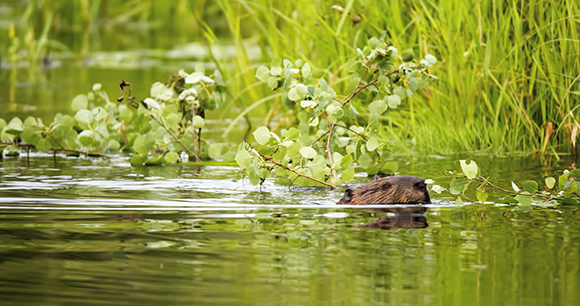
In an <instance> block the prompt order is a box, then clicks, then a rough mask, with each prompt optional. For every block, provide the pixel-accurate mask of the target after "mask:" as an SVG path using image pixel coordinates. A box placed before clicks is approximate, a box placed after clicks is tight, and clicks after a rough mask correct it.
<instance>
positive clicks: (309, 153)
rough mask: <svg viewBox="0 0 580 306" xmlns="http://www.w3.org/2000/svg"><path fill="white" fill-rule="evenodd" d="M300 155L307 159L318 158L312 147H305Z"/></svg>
mask: <svg viewBox="0 0 580 306" xmlns="http://www.w3.org/2000/svg"><path fill="white" fill-rule="evenodd" d="M300 155H302V156H304V157H305V158H314V157H316V155H317V153H316V150H314V149H313V148H311V147H303V148H301V149H300Z"/></svg>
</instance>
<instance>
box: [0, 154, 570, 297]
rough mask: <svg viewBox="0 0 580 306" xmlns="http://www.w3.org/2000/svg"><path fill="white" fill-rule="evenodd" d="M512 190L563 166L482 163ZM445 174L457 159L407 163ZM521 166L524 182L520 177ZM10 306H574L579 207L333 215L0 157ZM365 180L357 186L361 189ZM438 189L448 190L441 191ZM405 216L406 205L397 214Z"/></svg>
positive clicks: (1, 286) (208, 177) (232, 189)
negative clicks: (514, 181)
mask: <svg viewBox="0 0 580 306" xmlns="http://www.w3.org/2000/svg"><path fill="white" fill-rule="evenodd" d="M475 160H476V161H478V162H479V164H480V166H481V167H482V168H483V169H482V171H483V172H484V173H493V175H492V179H494V180H495V182H497V183H498V184H500V185H502V186H509V181H510V180H511V179H512V178H521V177H522V175H524V176H525V177H528V178H530V177H531V178H536V179H541V178H542V177H543V175H545V174H550V173H551V172H552V171H553V170H554V168H558V169H561V168H566V167H570V166H571V164H570V162H567V161H546V162H545V163H542V162H539V161H534V160H531V159H521V158H517V159H495V160H490V159H487V158H483V157H482V158H478V157H475ZM399 162H400V165H401V166H400V171H401V173H404V174H411V175H420V176H423V177H436V176H437V172H438V171H440V170H434V169H450V170H452V169H458V168H459V166H458V165H457V163H456V162H454V158H444V159H440V158H429V157H423V158H420V159H410V158H405V159H401V160H400V161H399ZM516 169H517V170H516ZM0 175H1V181H0V298H1V302H0V304H1V305H384V304H392V305H576V304H577V300H578V299H579V298H580V291H579V290H578V289H579V288H580V211H579V207H578V206H566V207H558V208H542V207H533V208H532V209H529V210H523V209H521V208H519V207H517V206H504V205H501V204H497V203H493V202H490V203H489V204H472V203H470V204H466V205H462V206H457V205H454V204H453V203H452V202H450V201H448V199H447V198H445V197H444V196H442V195H437V194H432V197H433V198H434V199H435V200H436V203H434V204H432V205H428V206H426V208H414V207H406V208H405V209H404V210H405V211H406V212H404V213H401V212H400V211H396V210H394V209H395V208H397V207H393V206H391V207H387V208H385V207H383V208H382V209H379V208H378V207H375V208H374V209H371V208H368V207H365V208H360V207H344V206H335V205H334V202H335V201H336V200H337V199H338V198H339V197H340V196H341V195H340V191H329V190H326V189H321V190H316V189H301V188H295V189H291V190H289V189H288V188H287V187H284V185H283V183H284V181H283V180H280V181H274V182H270V183H267V184H266V185H265V186H264V187H262V190H261V191H260V190H259V188H258V187H252V186H250V185H249V183H248V182H244V181H243V180H241V179H240V173H239V172H238V170H237V168H235V167H230V166H195V165H191V164H189V165H187V164H186V165H183V164H182V165H175V166H166V167H143V168H132V167H130V166H129V164H128V163H127V161H126V160H123V159H119V160H112V161H106V160H101V159H94V160H90V159H77V158H69V159H65V158H64V157H57V162H56V163H55V162H54V160H53V158H52V157H48V156H33V157H32V158H31V159H30V160H29V161H27V159H26V158H25V157H23V158H18V159H4V160H3V161H0ZM369 179H370V178H365V177H363V176H359V178H358V180H357V182H358V183H362V182H365V181H368V180H369ZM437 183H441V184H444V183H445V182H444V181H442V180H439V181H437ZM399 210H401V209H399Z"/></svg>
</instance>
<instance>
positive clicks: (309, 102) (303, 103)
mask: <svg viewBox="0 0 580 306" xmlns="http://www.w3.org/2000/svg"><path fill="white" fill-rule="evenodd" d="M316 105H318V104H316V101H313V100H302V101H300V106H302V107H303V108H307V107H314V106H316Z"/></svg>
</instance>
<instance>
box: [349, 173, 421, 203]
mask: <svg viewBox="0 0 580 306" xmlns="http://www.w3.org/2000/svg"><path fill="white" fill-rule="evenodd" d="M429 203H431V198H429V192H428V191H427V185H426V184H425V180H424V179H422V178H420V177H414V176H388V177H383V178H381V177H379V176H378V175H377V176H375V179H374V180H373V181H372V182H370V183H367V184H364V185H362V186H360V187H357V188H354V189H347V190H346V191H345V192H344V196H343V197H342V199H340V201H338V203H337V204H351V205H363V204H429Z"/></svg>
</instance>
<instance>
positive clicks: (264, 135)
mask: <svg viewBox="0 0 580 306" xmlns="http://www.w3.org/2000/svg"><path fill="white" fill-rule="evenodd" d="M252 134H253V135H254V138H255V139H256V141H257V142H258V143H259V144H260V145H263V144H265V143H267V142H268V141H269V140H270V130H269V129H268V128H267V127H265V126H261V127H259V128H257V129H256V130H255V131H254V133H252Z"/></svg>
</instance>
